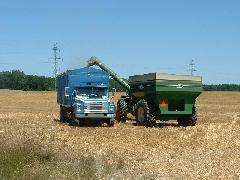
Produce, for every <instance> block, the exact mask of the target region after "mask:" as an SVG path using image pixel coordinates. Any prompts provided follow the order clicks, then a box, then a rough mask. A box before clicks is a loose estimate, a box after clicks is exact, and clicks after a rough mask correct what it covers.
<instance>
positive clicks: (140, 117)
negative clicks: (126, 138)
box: [135, 99, 156, 127]
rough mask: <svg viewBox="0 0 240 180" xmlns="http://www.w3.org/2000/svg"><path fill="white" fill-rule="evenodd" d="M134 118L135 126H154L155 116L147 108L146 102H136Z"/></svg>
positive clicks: (142, 100)
mask: <svg viewBox="0 0 240 180" xmlns="http://www.w3.org/2000/svg"><path fill="white" fill-rule="evenodd" d="M135 118H136V123H137V125H145V126H146V127H153V126H154V125H155V124H156V120H155V116H154V115H153V113H152V110H151V109H150V108H149V104H148V102H147V101H146V100H144V99H141V100H140V101H138V103H137V105H136V109H135Z"/></svg>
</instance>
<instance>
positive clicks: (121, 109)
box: [116, 98, 127, 123]
mask: <svg viewBox="0 0 240 180" xmlns="http://www.w3.org/2000/svg"><path fill="white" fill-rule="evenodd" d="M116 120H117V121H118V122H122V123H125V122H126V120H127V103H126V102H125V101H124V99H122V98H121V99H119V100H118V102H117V112H116Z"/></svg>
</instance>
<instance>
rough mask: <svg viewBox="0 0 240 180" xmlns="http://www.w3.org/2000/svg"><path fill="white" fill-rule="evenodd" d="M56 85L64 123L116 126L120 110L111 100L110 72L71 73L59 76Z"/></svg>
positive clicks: (83, 69)
mask: <svg viewBox="0 0 240 180" xmlns="http://www.w3.org/2000/svg"><path fill="white" fill-rule="evenodd" d="M56 85H57V103H58V104H59V105H60V121H61V122H67V123H74V124H76V121H79V122H84V121H85V122H86V121H87V122H90V121H91V122H97V123H107V124H108V126H114V118H115V113H116V107H115V105H114V104H113V103H112V102H111V101H110V98H109V93H108V88H109V74H108V73H107V72H105V71H103V70H101V69H95V68H80V69H75V70H68V71H66V72H64V73H62V74H60V75H58V76H57V81H56Z"/></svg>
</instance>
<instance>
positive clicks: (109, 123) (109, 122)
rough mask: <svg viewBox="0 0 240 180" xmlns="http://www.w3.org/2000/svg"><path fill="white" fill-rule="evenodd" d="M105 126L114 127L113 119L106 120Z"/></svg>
mask: <svg viewBox="0 0 240 180" xmlns="http://www.w3.org/2000/svg"><path fill="white" fill-rule="evenodd" d="M107 125H108V126H109V127H113V126H114V119H108V120H107Z"/></svg>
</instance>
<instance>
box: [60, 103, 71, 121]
mask: <svg viewBox="0 0 240 180" xmlns="http://www.w3.org/2000/svg"><path fill="white" fill-rule="evenodd" d="M67 110H68V108H66V107H64V106H60V122H62V123H67V122H68V121H69V119H68V118H67Z"/></svg>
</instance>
